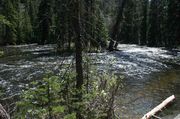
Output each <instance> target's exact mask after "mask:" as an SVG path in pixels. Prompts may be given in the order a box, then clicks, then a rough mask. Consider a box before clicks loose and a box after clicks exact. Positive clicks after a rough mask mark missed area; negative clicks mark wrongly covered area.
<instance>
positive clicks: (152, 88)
mask: <svg viewBox="0 0 180 119" xmlns="http://www.w3.org/2000/svg"><path fill="white" fill-rule="evenodd" d="M55 48H56V45H44V46H38V45H36V44H32V45H21V46H9V47H1V48H0V51H1V50H3V51H4V56H2V57H1V58H0V89H1V90H3V91H4V92H5V93H6V95H14V94H18V93H20V92H21V91H22V89H23V88H24V87H27V86H28V83H29V82H30V81H32V80H36V79H40V78H42V77H43V75H44V74H45V73H46V72H47V71H48V70H50V71H53V72H55V73H59V72H60V70H63V69H62V64H67V65H68V64H70V63H71V62H72V59H73V55H71V56H63V57H62V56H61V55H58V54H56V53H55ZM118 49H119V51H115V52H104V53H89V54H88V55H89V56H90V57H91V59H92V60H93V61H94V65H96V66H97V69H98V71H104V70H108V71H111V72H113V73H115V74H117V75H122V74H123V75H125V79H124V80H123V81H122V83H123V85H124V86H123V88H122V89H120V91H119V94H118V97H117V101H116V107H117V108H116V109H117V110H116V114H117V116H119V117H120V118H122V119H136V118H137V119H138V118H140V117H142V116H143V114H145V113H146V112H148V111H149V110H151V109H152V108H154V107H155V106H156V105H158V104H159V103H160V102H161V101H163V100H164V99H166V98H167V97H168V96H171V95H173V94H174V95H175V96H176V100H175V101H174V102H173V104H172V105H171V106H169V107H168V109H165V110H164V111H163V112H161V113H159V114H158V116H161V117H164V119H172V117H175V116H176V115H177V114H178V113H180V101H179V100H180V90H179V89H178V88H179V87H180V52H179V51H178V50H174V51H167V50H164V49H163V48H149V47H141V46H137V45H125V44H122V45H119V47H118Z"/></svg>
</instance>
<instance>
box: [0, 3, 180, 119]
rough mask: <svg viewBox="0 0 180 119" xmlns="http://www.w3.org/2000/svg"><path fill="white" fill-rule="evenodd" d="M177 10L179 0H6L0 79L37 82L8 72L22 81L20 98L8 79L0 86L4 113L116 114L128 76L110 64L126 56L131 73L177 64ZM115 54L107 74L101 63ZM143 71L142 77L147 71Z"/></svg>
mask: <svg viewBox="0 0 180 119" xmlns="http://www.w3.org/2000/svg"><path fill="white" fill-rule="evenodd" d="M179 13H180V2H179V0H0V82H2V83H4V82H5V81H4V79H3V78H2V77H7V75H12V77H13V73H14V72H15V78H17V79H18V78H19V77H20V78H22V77H23V75H27V76H26V78H27V79H28V78H29V79H31V80H26V81H25V80H24V82H23V81H22V82H21V80H19V81H17V82H16V81H15V78H14V77H13V78H12V77H10V78H9V77H8V78H9V79H11V78H12V80H10V81H9V82H10V84H11V83H12V84H13V83H14V84H18V83H19V84H20V86H19V87H18V86H17V87H15V88H14V89H15V90H16V89H17V90H18V91H19V90H20V91H19V92H18V91H17V92H18V94H17V95H10V94H12V92H13V91H9V92H8V91H7V90H8V89H11V87H13V86H12V85H9V84H8V83H4V85H5V84H7V85H9V87H8V88H7V87H6V88H7V90H6V88H4V87H5V86H4V87H3V86H1V87H0V101H2V102H0V103H1V104H2V105H3V106H4V107H5V109H6V110H7V113H6V111H5V109H3V107H2V106H1V104H0V118H1V117H3V116H4V118H5V119H9V118H10V117H9V115H10V116H11V117H12V118H15V119H16V118H17V119H24V118H27V119H28V118H32V119H35V118H37V119H38V118H40V119H41V118H42V119H116V118H117V119H118V118H119V117H118V116H119V115H120V116H122V114H119V115H117V114H116V113H115V111H116V109H115V108H116V107H115V103H116V102H115V101H116V95H117V94H118V93H119V90H120V88H122V87H123V86H122V82H121V81H122V80H124V78H125V76H124V75H123V74H121V73H120V72H121V71H122V72H123V71H124V70H121V71H119V72H118V73H117V72H116V73H113V71H112V70H110V67H115V66H113V62H115V60H116V61H117V60H119V62H120V61H122V60H123V61H122V62H120V63H119V64H116V65H117V66H119V67H121V68H122V67H123V65H127V67H123V68H124V69H125V68H126V71H128V68H129V67H131V68H132V69H133V68H134V67H133V66H136V67H138V68H139V67H140V68H142V69H143V68H144V67H145V68H147V69H145V70H143V72H146V71H147V72H150V70H152V69H153V68H154V67H155V68H156V67H157V66H161V68H162V67H163V66H164V67H166V64H168V63H169V61H174V62H176V64H178V63H179V59H178V58H179V48H180V23H179V22H180V14H179ZM119 44H128V45H129V44H133V45H131V46H128V45H125V46H127V47H129V48H136V49H138V51H140V50H141V48H142V49H143V47H145V48H144V49H143V50H145V51H147V52H148V53H149V54H147V55H144V54H143V53H144V52H143V53H139V54H138V53H137V52H132V50H130V51H128V53H129V54H130V55H129V54H128V53H127V52H121V50H128V48H127V49H123V48H124V46H122V47H121V48H122V49H121V50H119V47H120V45H119ZM134 44H135V45H134ZM16 46H18V47H16ZM42 47H43V48H44V49H45V50H42V51H41V48H42ZM49 47H50V48H49ZM150 47H153V48H154V49H153V48H152V49H151V48H150ZM155 47H156V48H157V49H155ZM6 48H7V49H8V48H9V49H8V50H10V51H11V50H12V52H10V51H8V50H6ZM11 48H12V49H11ZM48 48H49V49H48ZM53 48H55V49H56V50H55V51H54V49H53ZM158 48H159V49H158ZM52 49H53V50H52ZM38 50H39V52H38ZM111 51H117V52H115V53H114V52H111ZM118 51H119V52H118ZM171 51H172V52H171ZM173 51H174V52H173ZM49 52H50V53H49ZM95 52H96V53H97V55H99V54H98V53H99V52H101V53H102V54H100V55H101V56H102V55H104V54H103V53H107V54H105V55H104V59H103V58H102V59H101V60H100V61H99V62H98V61H97V59H98V57H95V58H94V59H93V58H92V57H93V55H95V54H96V53H95ZM157 52H158V53H159V52H160V53H159V54H160V55H159V57H156V56H155V55H158V54H156V53H157ZM8 53H9V54H8ZM21 53H22V54H21ZM41 53H42V54H41ZM43 53H44V54H43ZM48 53H49V54H48ZM66 53H67V54H68V56H66V55H67V54H66ZM93 53H94V54H93ZM108 53H112V54H108ZM113 53H114V54H113ZM118 53H119V54H118ZM131 53H132V54H131ZM136 53H137V55H135V56H134V54H136ZM69 55H70V56H69ZM106 55H109V57H106ZM151 55H152V57H154V59H153V58H151ZM170 56H174V57H175V58H174V59H173V58H171V57H170ZM54 57H55V58H54ZM112 57H115V58H114V59H112V60H109V62H110V63H109V64H106V65H107V67H108V68H106V69H107V71H104V70H105V68H104V69H103V68H102V70H101V71H99V69H100V68H99V69H98V68H97V67H96V65H99V64H100V63H102V62H103V61H104V62H105V61H106V60H107V59H108V58H109V59H110V58H112ZM147 57H148V58H147ZM169 57H170V58H169ZM48 58H49V59H50V60H51V61H52V60H53V61H54V62H51V61H49V60H48ZM53 58H54V59H53ZM118 58H119V59H118ZM123 58H124V59H123ZM128 58H129V59H128ZM163 58H164V62H161V60H162V59H163ZM165 58H166V60H165ZM168 58H169V59H168ZM121 59H122V60H121ZM144 59H145V60H146V61H145V60H144ZM57 60H58V61H57ZM126 60H130V62H128V63H129V64H130V65H131V66H130V65H129V64H128V63H125V61H126ZM148 60H149V62H148ZM156 60H157V61H156ZM67 62H68V63H67ZM69 62H70V63H69ZM131 62H135V63H131ZM174 62H173V63H174ZM13 63H14V64H13ZM28 63H29V64H28ZM121 63H122V65H121ZM123 63H124V64H123ZM136 63H137V64H136ZM143 63H144V64H143ZM173 63H172V62H171V63H169V65H170V64H173ZM26 64H28V65H26ZM104 64H105V63H104ZM104 64H101V66H103V65H104ZM13 65H14V66H13ZM47 65H49V67H48V66H47ZM50 65H51V66H50ZM143 65H144V66H143ZM151 65H152V66H154V67H152V68H151ZM46 66H47V67H46ZM178 66H179V64H178ZM178 66H177V67H178ZM32 67H33V68H32ZM40 67H41V68H40ZM164 67H163V68H164ZM167 67H168V66H167ZM4 68H7V69H6V70H4ZM13 68H15V70H14V69H13ZM23 68H24V69H23ZM36 68H37V69H36ZM46 68H47V71H46V73H44V72H43V71H44V70H46ZM48 68H49V69H50V71H49V70H48ZM140 68H139V69H138V71H139V73H137V72H136V73H137V74H138V75H142V74H143V72H140V70H141V69H140ZM163 68H162V69H163ZM27 69H28V71H27ZM54 69H55V71H54ZM134 69H135V68H134ZM159 69H160V68H159ZM159 69H158V70H159ZM34 70H36V72H33V71H34ZM42 70H43V71H42ZM116 70H117V69H116ZM26 71H27V72H28V73H32V72H33V73H32V74H28V73H27V72H26ZM53 71H54V72H56V73H54V72H53ZM2 72H5V73H2ZM9 72H11V73H12V74H11V73H9ZM42 72H43V74H42ZM8 73H9V74H8ZM18 73H19V74H18ZM26 73H27V74H26ZM130 73H133V71H132V72H130ZM146 74H148V73H146ZM37 75H38V76H39V77H38V76H37ZM33 76H34V77H36V76H37V77H38V78H39V79H35V78H34V77H33ZM173 76H174V75H173ZM142 77H143V76H142ZM23 78H25V77H23ZM33 78H34V79H33ZM5 80H6V79H5ZM7 80H8V79H7ZM3 81H4V82H3ZM7 82H8V81H7ZM21 84H22V85H21ZM23 86H24V87H23ZM1 90H5V91H4V92H8V93H7V94H3V93H2V92H1ZM140 95H141V94H140ZM6 96H7V98H5V99H4V98H3V97H6ZM1 97H2V99H1ZM135 100H136V99H135ZM13 101H15V102H13ZM7 102H8V103H7ZM10 103H12V104H10ZM126 103H128V102H126ZM119 110H120V109H119ZM4 112H5V113H4Z"/></svg>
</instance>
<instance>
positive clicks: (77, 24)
mask: <svg viewBox="0 0 180 119" xmlns="http://www.w3.org/2000/svg"><path fill="white" fill-rule="evenodd" d="M73 3H74V16H73V24H74V31H75V35H76V39H75V40H76V41H75V47H76V89H77V99H78V102H81V101H82V91H81V90H82V85H83V70H82V38H81V12H80V9H81V0H74V2H73ZM76 110H77V114H76V118H77V119H82V115H81V113H80V109H76Z"/></svg>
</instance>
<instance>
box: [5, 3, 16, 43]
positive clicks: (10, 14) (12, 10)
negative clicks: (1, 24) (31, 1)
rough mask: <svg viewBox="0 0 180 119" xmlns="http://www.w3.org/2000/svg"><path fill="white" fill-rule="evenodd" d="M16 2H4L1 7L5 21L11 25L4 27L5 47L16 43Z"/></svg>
mask: <svg viewBox="0 0 180 119" xmlns="http://www.w3.org/2000/svg"><path fill="white" fill-rule="evenodd" d="M15 5H17V4H16V1H13V0H5V1H4V7H3V10H4V11H3V14H4V16H5V17H6V19H7V20H8V21H9V22H10V24H11V25H6V28H5V35H4V38H3V39H5V41H4V44H6V45H12V44H13V45H14V44H16V41H17V29H16V28H17V9H16V6H15Z"/></svg>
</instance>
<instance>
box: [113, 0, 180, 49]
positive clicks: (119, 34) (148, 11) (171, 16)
mask: <svg viewBox="0 0 180 119" xmlns="http://www.w3.org/2000/svg"><path fill="white" fill-rule="evenodd" d="M121 1H122V2H123V0H121ZM125 1H126V2H127V3H126V4H127V5H126V6H125V7H124V11H123V13H121V11H119V12H118V13H119V14H122V16H123V17H122V20H121V21H120V19H117V20H116V22H118V21H120V23H118V24H121V25H120V26H118V25H115V26H116V27H117V28H116V30H114V31H113V30H112V33H111V34H115V35H113V36H116V38H114V37H112V36H111V38H112V39H114V40H116V39H118V40H119V42H122V43H130V44H131V43H133V44H139V45H147V46H151V47H160V46H164V47H167V48H175V47H177V46H178V45H180V43H179V41H180V38H179V35H178V34H179V29H180V26H179V23H178V22H177V21H178V20H179V19H180V18H179V15H178V12H179V7H178V6H180V3H179V2H177V1H176V0H175V1H171V0H164V1H161V0H151V1H149V0H142V1H141V0H125ZM121 9H123V6H121ZM117 11H118V10H117ZM117 16H118V15H117ZM175 24H176V25H175ZM112 44H114V43H113V42H112V41H111V42H110V44H109V46H110V47H111V48H112ZM116 46H117V44H116ZM111 48H109V49H110V50H112V49H111Z"/></svg>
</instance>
